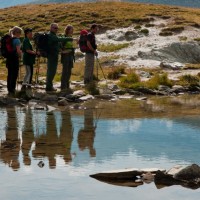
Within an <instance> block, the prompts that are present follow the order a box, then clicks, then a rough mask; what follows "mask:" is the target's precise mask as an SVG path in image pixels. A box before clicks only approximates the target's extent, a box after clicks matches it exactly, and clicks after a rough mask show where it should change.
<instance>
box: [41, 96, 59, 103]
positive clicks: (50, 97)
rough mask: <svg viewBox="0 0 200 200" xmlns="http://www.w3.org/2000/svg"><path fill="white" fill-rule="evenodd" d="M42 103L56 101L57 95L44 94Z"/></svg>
mask: <svg viewBox="0 0 200 200" xmlns="http://www.w3.org/2000/svg"><path fill="white" fill-rule="evenodd" d="M41 100H42V101H58V97H57V95H50V94H46V95H45V96H44V97H42V99H41Z"/></svg>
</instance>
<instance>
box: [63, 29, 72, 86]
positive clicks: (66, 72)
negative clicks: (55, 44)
mask: <svg viewBox="0 0 200 200" xmlns="http://www.w3.org/2000/svg"><path fill="white" fill-rule="evenodd" d="M73 31H74V30H73V26H71V25H68V26H66V28H65V37H69V38H70V37H71V38H72V35H73ZM74 53H75V50H74V48H73V41H67V42H65V43H63V45H62V52H61V63H62V66H63V68H62V76H61V90H65V89H68V88H69V80H70V77H71V72H72V68H73V66H74V60H75V56H74Z"/></svg>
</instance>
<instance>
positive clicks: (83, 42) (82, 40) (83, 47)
mask: <svg viewBox="0 0 200 200" xmlns="http://www.w3.org/2000/svg"><path fill="white" fill-rule="evenodd" d="M87 35H88V31H87V30H82V31H81V32H80V37H79V42H78V43H79V48H80V51H81V52H83V53H85V52H87V51H89V47H88V46H87Z"/></svg>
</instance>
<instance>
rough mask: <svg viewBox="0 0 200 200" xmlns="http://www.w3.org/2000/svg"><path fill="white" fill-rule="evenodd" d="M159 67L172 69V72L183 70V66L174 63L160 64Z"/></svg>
mask: <svg viewBox="0 0 200 200" xmlns="http://www.w3.org/2000/svg"><path fill="white" fill-rule="evenodd" d="M160 67H161V68H163V69H173V70H179V69H181V68H183V64H181V63H178V62H175V63H167V62H161V63H160Z"/></svg>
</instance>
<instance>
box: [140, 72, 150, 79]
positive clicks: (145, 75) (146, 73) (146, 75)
mask: <svg viewBox="0 0 200 200" xmlns="http://www.w3.org/2000/svg"><path fill="white" fill-rule="evenodd" d="M139 74H140V76H141V77H144V78H150V77H151V75H150V73H149V72H145V71H140V72H139Z"/></svg>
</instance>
